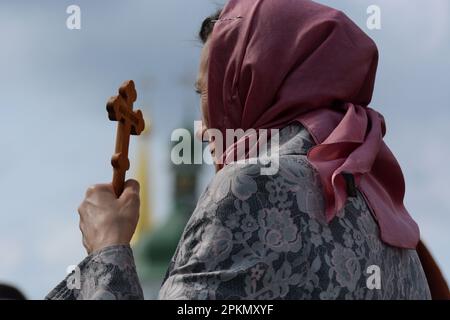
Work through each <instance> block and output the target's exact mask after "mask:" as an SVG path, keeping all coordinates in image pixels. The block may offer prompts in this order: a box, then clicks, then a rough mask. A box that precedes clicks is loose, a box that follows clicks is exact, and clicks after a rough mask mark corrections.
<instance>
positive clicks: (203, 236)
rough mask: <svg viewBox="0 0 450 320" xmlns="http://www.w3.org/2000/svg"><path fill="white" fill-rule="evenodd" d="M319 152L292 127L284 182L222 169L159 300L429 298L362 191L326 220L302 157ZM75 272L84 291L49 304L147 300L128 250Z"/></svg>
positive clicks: (286, 137)
mask: <svg viewBox="0 0 450 320" xmlns="http://www.w3.org/2000/svg"><path fill="white" fill-rule="evenodd" d="M313 146H314V142H313V140H312V138H311V136H310V135H309V134H308V132H307V131H306V129H305V128H303V127H302V126H300V125H291V126H289V127H287V128H285V129H283V130H282V131H281V133H280V149H279V155H280V156H279V167H280V170H279V172H278V174H276V175H273V176H264V175H261V174H260V169H261V166H262V165H258V164H245V163H239V162H238V163H233V164H230V165H228V166H226V167H225V168H224V169H223V170H221V171H220V172H219V173H218V174H217V175H216V176H215V177H214V179H213V181H212V182H211V183H210V185H209V186H208V188H207V189H206V190H205V192H204V193H203V194H202V196H201V198H200V200H199V202H198V205H197V207H196V209H195V210H194V212H193V214H192V216H191V218H190V220H189V221H188V223H187V225H186V228H185V230H184V232H183V234H182V236H181V239H180V242H179V244H178V246H177V249H176V252H175V254H174V256H173V258H172V260H171V262H170V265H169V268H168V270H167V273H166V276H165V278H164V280H163V282H162V285H161V289H160V292H159V299H196V300H197V299H260V300H263V299H322V300H330V299H331V300H332V299H383V300H388V299H430V298H431V296H430V292H429V288H428V284H427V280H426V278H425V275H424V272H423V269H422V266H421V263H420V261H419V258H418V255H417V253H416V251H415V250H404V249H399V248H394V247H390V246H388V245H386V244H384V243H383V242H381V240H380V236H379V232H380V231H379V228H378V225H377V223H376V221H375V220H374V218H373V216H372V214H371V212H370V208H368V206H367V204H366V201H365V199H364V196H363V195H362V194H361V193H360V192H359V191H357V192H356V194H357V196H356V197H353V198H349V199H348V201H347V203H346V206H345V208H344V209H343V210H341V212H339V213H338V216H337V217H336V218H335V219H334V220H333V221H332V222H331V223H329V224H328V223H327V222H326V221H325V213H324V211H325V210H324V199H323V194H322V189H321V183H320V179H319V177H318V175H317V174H316V172H315V170H314V169H313V168H312V167H311V166H310V164H309V163H308V161H307V159H306V154H307V152H308V150H309V149H310V148H311V147H313ZM274 161H275V159H274ZM79 270H80V273H81V279H82V280H81V288H80V289H73V288H70V286H69V288H68V286H67V284H68V283H69V284H70V283H71V282H73V279H71V276H69V277H68V278H67V279H66V280H65V281H63V282H62V284H60V285H59V286H58V287H57V288H56V289H55V290H53V291H52V292H51V293H50V294H49V296H48V297H47V298H48V299H141V298H142V290H141V288H140V285H139V281H138V278H137V275H136V269H135V267H134V262H133V256H132V253H131V249H130V248H129V247H112V248H110V249H106V250H105V251H104V252H100V253H97V254H95V255H93V256H91V257H88V258H87V259H86V260H85V261H83V262H82V263H81V264H80V266H79ZM373 270H375V272H376V270H378V271H379V274H378V276H379V277H378V280H376V281H375V283H376V284H377V285H375V286H371V284H373V281H372V280H373V279H372V276H374V275H375V276H377V275H376V274H375V273H373ZM72 277H73V276H72Z"/></svg>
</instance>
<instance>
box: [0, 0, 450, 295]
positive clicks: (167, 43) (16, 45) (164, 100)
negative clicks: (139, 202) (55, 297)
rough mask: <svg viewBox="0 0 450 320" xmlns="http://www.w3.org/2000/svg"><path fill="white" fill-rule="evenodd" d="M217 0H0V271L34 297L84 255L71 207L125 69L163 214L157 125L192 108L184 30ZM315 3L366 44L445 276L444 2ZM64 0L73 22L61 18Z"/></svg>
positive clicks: (95, 160)
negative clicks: (142, 116) (370, 19)
mask: <svg viewBox="0 0 450 320" xmlns="http://www.w3.org/2000/svg"><path fill="white" fill-rule="evenodd" d="M221 2H223V1H216V2H213V1H209V0H190V1H183V0H164V1H145V0H133V1H127V2H125V1H118V0H108V1H106V0H97V1H87V0H78V1H76V0H75V1H60V0H58V1H56V0H53V1H50V0H43V1H39V3H38V2H37V1H36V2H31V1H23V0H22V1H17V0H16V1H12V0H9V1H6V0H5V1H1V2H0V37H1V40H2V44H3V45H2V50H1V51H0V71H1V72H0V92H1V96H2V100H1V103H0V119H2V120H1V121H2V124H1V125H0V150H2V157H0V195H1V196H0V201H1V207H0V216H1V218H2V219H1V221H2V222H1V224H0V254H1V257H2V259H1V262H0V281H2V282H9V283H13V284H15V285H18V286H19V287H20V288H21V289H23V291H25V293H26V294H27V295H28V296H29V297H31V298H36V299H39V298H42V297H44V295H45V294H46V293H47V292H48V291H49V290H50V289H51V288H52V287H53V286H54V285H55V284H56V283H57V282H58V281H59V280H61V279H62V278H63V277H64V275H65V270H66V268H67V266H69V265H72V264H76V263H78V262H79V261H80V260H81V259H82V258H83V257H84V255H85V253H84V249H83V248H82V246H81V240H80V233H79V230H78V216H77V213H76V208H77V207H78V204H79V203H80V201H81V200H82V198H83V195H84V191H85V189H86V188H87V187H88V186H89V185H90V184H93V183H97V182H104V181H109V180H110V178H111V168H110V165H109V159H110V156H111V154H112V151H113V147H114V131H115V126H114V125H113V124H112V123H110V122H109V121H108V120H107V118H106V114H105V103H106V100H107V98H108V97H109V96H111V95H114V94H115V91H116V90H117V88H118V86H119V85H120V84H121V83H122V81H123V80H126V79H134V80H135V82H136V85H137V89H138V94H139V97H138V104H137V105H138V106H141V107H142V109H143V110H144V112H145V113H146V114H147V116H149V117H151V119H152V122H153V133H152V141H151V149H150V152H151V154H150V156H151V158H152V162H151V170H152V184H153V188H154V190H155V191H154V192H155V194H154V195H153V196H152V199H154V202H153V211H154V214H155V216H156V219H157V221H159V222H161V221H164V219H165V218H166V214H167V213H168V212H169V208H170V198H169V197H168V194H169V193H170V188H171V186H170V166H169V163H168V160H169V156H170V153H169V152H170V150H169V147H170V134H171V132H172V129H173V128H177V127H180V126H184V125H185V123H191V120H193V119H196V118H198V117H199V110H198V109H199V107H198V104H199V103H198V101H197V97H196V95H195V93H194V91H193V83H194V81H195V74H196V70H197V65H198V61H199V53H200V49H201V46H200V43H199V42H198V41H197V40H196V33H197V31H198V28H199V25H200V23H201V22H202V20H203V18H204V17H205V16H207V15H209V14H210V13H211V12H213V11H214V10H215V9H216V8H218V7H219V5H220V3H221ZM319 2H322V3H324V4H327V5H330V6H333V7H337V8H339V9H342V10H343V11H345V12H346V13H347V14H348V15H349V16H350V17H351V18H352V19H354V20H355V22H357V23H358V24H359V25H360V26H361V27H362V28H363V29H364V30H366V31H367V32H368V34H369V35H370V36H371V37H373V38H374V40H375V41H376V42H377V44H378V46H379V49H380V53H381V59H380V67H379V73H378V78H377V84H376V93H375V96H374V100H373V103H372V107H373V108H375V109H377V110H379V111H380V112H381V113H383V114H384V115H385V117H386V120H387V124H388V135H387V137H386V140H387V142H388V144H389V145H390V146H391V148H392V149H393V151H394V153H395V154H396V155H397V157H398V160H399V162H400V163H401V165H402V167H403V170H404V173H405V178H406V182H407V196H406V205H407V207H408V208H409V210H410V212H411V214H412V215H413V216H414V217H415V218H416V220H417V221H418V222H419V224H420V226H421V230H422V235H423V238H424V239H425V240H426V241H427V242H428V243H429V245H430V246H431V247H432V251H433V252H434V253H435V254H436V255H437V256H438V257H439V261H440V264H441V265H442V267H443V269H444V272H445V273H446V275H447V276H448V277H450V255H449V254H448V246H449V244H450V232H448V230H449V228H450V197H449V195H450V194H449V193H450V192H449V191H450V188H449V186H448V185H449V183H448V181H449V180H450V168H449V165H448V161H449V159H450V148H449V145H448V138H449V137H450V126H449V125H448V121H449V120H450V109H449V104H450V102H449V101H450V90H449V89H448V88H449V84H450V83H449V78H448V77H449V74H450V58H449V57H450V3H449V2H448V1H447V0H432V1H427V2H426V3H425V2H424V1H421V0H389V1H388V0H378V1H373V0H372V1H366V0H339V1H337V0H327V1H325V0H323V1H319ZM71 4H76V5H79V6H80V8H81V14H82V16H81V19H82V25H81V26H82V29H81V30H68V29H67V28H66V25H65V22H66V18H67V14H66V8H67V7H68V6H69V5H71ZM371 4H377V5H379V6H380V8H381V10H382V29H381V30H374V31H370V30H367V28H366V27H365V22H366V19H367V14H366V9H367V7H368V6H369V5H371ZM135 150H136V144H135V143H132V153H131V154H133V153H135V152H134V151H135ZM131 160H132V165H133V162H134V159H133V157H132V156H131ZM132 174H133V172H131V175H132ZM210 175H211V172H210V171H207V173H205V177H204V180H205V181H206V180H207V179H208V177H210Z"/></svg>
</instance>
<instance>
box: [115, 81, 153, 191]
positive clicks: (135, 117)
mask: <svg viewBox="0 0 450 320" xmlns="http://www.w3.org/2000/svg"><path fill="white" fill-rule="evenodd" d="M136 99H137V93H136V89H135V86H134V82H133V81H132V80H129V81H126V82H124V83H123V85H122V86H121V87H120V89H119V95H118V96H115V97H112V98H110V99H109V101H108V104H107V105H106V110H107V111H108V117H109V120H111V121H117V135H116V148H115V154H114V155H113V156H112V158H111V164H112V166H113V181H112V184H113V187H114V192H115V193H116V195H117V197H119V196H120V195H121V194H122V192H123V188H124V184H125V175H126V172H127V170H128V169H129V168H130V161H129V159H128V149H129V145H130V134H131V135H140V134H141V132H142V131H144V129H145V122H144V117H143V115H142V111H141V110H135V111H134V110H133V103H134V102H135V101H136Z"/></svg>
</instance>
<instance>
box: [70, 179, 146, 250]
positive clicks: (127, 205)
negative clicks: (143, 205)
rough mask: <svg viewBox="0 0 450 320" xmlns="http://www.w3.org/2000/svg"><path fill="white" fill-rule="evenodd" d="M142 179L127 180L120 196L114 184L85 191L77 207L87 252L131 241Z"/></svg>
mask: <svg viewBox="0 0 450 320" xmlns="http://www.w3.org/2000/svg"><path fill="white" fill-rule="evenodd" d="M139 205H140V200H139V183H138V182H137V181H135V180H128V181H127V182H126V183H125V189H124V191H123V193H122V195H121V196H120V198H119V199H117V197H116V195H115V194H114V190H113V187H112V185H111V184H99V185H95V186H92V187H90V188H89V189H88V190H87V191H86V197H85V199H84V201H83V203H82V204H81V205H80V207H79V208H78V213H79V214H80V230H81V232H82V234H83V245H84V247H85V248H86V250H87V252H88V254H91V253H93V252H96V251H98V250H101V249H103V248H106V247H110V246H114V245H128V244H129V243H130V241H131V238H132V237H133V234H134V231H135V230H136V226H137V223H138V220H139Z"/></svg>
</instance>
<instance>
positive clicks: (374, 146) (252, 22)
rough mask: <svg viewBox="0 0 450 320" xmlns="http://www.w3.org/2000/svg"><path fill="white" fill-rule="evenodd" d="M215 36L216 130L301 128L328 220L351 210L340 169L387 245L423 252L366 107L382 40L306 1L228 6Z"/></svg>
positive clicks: (396, 169) (241, 0) (378, 123)
mask: <svg viewBox="0 0 450 320" xmlns="http://www.w3.org/2000/svg"><path fill="white" fill-rule="evenodd" d="M211 37H212V38H211V44H210V57H209V58H210V60H209V78H208V92H209V93H208V99H209V126H210V128H215V129H219V130H220V131H221V132H222V133H223V134H225V130H226V129H239V128H240V129H244V130H248V129H250V128H253V129H271V128H274V129H275V128H282V127H285V126H287V125H289V124H290V123H293V122H295V121H298V122H300V123H302V124H303V125H304V126H305V127H306V128H307V130H308V131H309V132H310V134H311V135H312V136H313V138H314V140H315V142H316V143H317V146H315V147H314V148H312V149H311V150H310V152H309V153H308V160H309V161H310V163H311V164H312V165H313V166H314V167H315V168H316V169H317V171H318V173H319V175H320V177H321V181H322V185H323V189H324V194H325V199H326V217H327V220H328V221H331V220H332V219H333V218H334V217H335V216H336V214H337V212H338V211H339V210H340V209H342V208H343V207H344V205H345V202H346V200H347V197H348V195H347V188H346V180H345V179H344V177H343V175H342V173H350V174H353V175H354V177H355V181H356V185H357V187H358V188H359V190H360V191H361V192H362V193H363V194H364V196H365V197H366V199H367V201H368V204H369V206H370V207H371V209H372V211H373V213H374V215H375V218H376V220H377V222H378V224H379V226H380V230H381V238H382V240H383V241H384V242H385V243H387V244H390V245H392V246H396V247H400V248H410V249H412V248H416V246H417V244H418V241H419V228H418V226H417V224H416V223H415V222H414V221H413V219H412V218H411V217H410V215H409V214H408V212H407V210H406V209H405V207H404V205H403V198H404V193H405V183H404V179H403V174H402V171H401V169H400V166H399V164H398V162H397V161H396V159H395V157H394V156H393V154H392V153H391V151H390V150H389V148H388V147H387V146H386V144H385V143H384V142H383V137H384V135H385V133H386V128H385V123H384V118H383V117H382V116H381V115H380V114H379V113H378V112H376V111H374V110H373V109H371V108H368V107H367V106H368V105H369V103H370V101H371V99H372V93H373V88H374V83H375V76H376V69H377V64H378V50H377V47H376V45H375V43H374V42H373V41H372V40H371V39H370V38H369V37H368V36H367V35H366V34H365V33H364V32H363V31H362V30H361V29H359V28H358V27H357V26H356V25H355V24H354V23H353V22H352V21H351V20H350V19H349V18H348V17H347V16H346V15H344V14H343V13H342V12H340V11H337V10H334V9H332V8H329V7H326V6H323V5H319V4H317V3H314V2H312V1H308V0H230V1H229V3H228V4H227V5H226V7H225V8H224V9H223V11H222V14H221V17H220V19H219V20H218V21H217V22H216V25H215V27H214V30H213V33H212V36H211Z"/></svg>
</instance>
